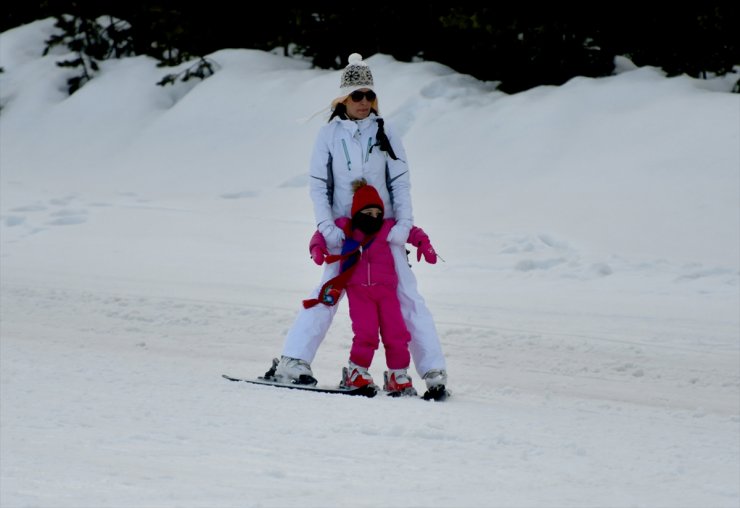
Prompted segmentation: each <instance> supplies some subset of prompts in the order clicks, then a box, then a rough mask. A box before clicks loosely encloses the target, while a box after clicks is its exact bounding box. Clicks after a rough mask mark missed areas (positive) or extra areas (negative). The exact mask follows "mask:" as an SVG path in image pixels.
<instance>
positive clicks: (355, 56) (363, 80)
mask: <svg viewBox="0 0 740 508" xmlns="http://www.w3.org/2000/svg"><path fill="white" fill-rule="evenodd" d="M347 61H348V62H349V63H348V64H347V67H345V68H344V69H343V70H342V75H341V76H340V79H339V97H337V98H336V99H334V100H333V101H332V102H331V108H332V109H334V108H335V107H336V106H337V104H339V103H340V102H344V100H345V99H346V98H347V97H348V96H349V94H351V93H352V92H354V91H355V90H360V89H362V88H367V89H368V90H373V91H375V89H374V86H375V83H374V81H373V73H372V72H371V71H370V67H369V66H368V65H367V63H365V62H364V61H363V60H362V55H361V54H359V53H352V54H351V55H349V58H348V59H347ZM377 101H378V99H377V98H376V99H375V100H374V101H373V108H374V109H375V110H376V111H377V110H378V102H377Z"/></svg>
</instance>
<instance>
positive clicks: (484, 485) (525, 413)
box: [0, 20, 740, 508]
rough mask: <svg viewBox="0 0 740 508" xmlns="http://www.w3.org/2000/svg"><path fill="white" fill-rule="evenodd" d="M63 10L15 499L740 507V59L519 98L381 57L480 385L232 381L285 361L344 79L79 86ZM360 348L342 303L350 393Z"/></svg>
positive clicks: (432, 295) (16, 426)
mask: <svg viewBox="0 0 740 508" xmlns="http://www.w3.org/2000/svg"><path fill="white" fill-rule="evenodd" d="M52 30H53V23H52V22H51V21H50V20H45V21H39V22H36V23H32V24H30V25H27V26H24V27H20V28H18V29H14V30H10V31H7V32H5V33H3V34H2V35H1V36H0V67H3V68H4V70H5V72H4V73H3V74H0V105H2V111H1V112H0V185H1V188H0V192H1V194H0V198H1V201H0V234H1V237H0V247H1V249H2V250H1V252H0V262H1V265H0V276H1V280H0V282H1V293H0V296H1V298H2V299H1V300H0V304H1V306H0V308H1V311H2V314H1V316H0V318H1V319H0V325H1V329H0V333H1V340H0V353H1V354H0V366H1V377H0V381H1V382H2V383H1V390H0V404H1V408H0V409H1V410H0V505H1V506H2V507H3V508H11V507H13V508H15V507H26V506H28V507H133V506H141V507H155V506H156V507H170V506H173V507H174V506H178V507H206V506H208V507H237V506H238V507H282V506H300V507H335V506H337V507H338V506H353V507H362V506H367V507H376V506H388V507H400V506H407V507H416V506H419V507H422V506H424V507H510V506H518V507H535V506H536V507H627V506H644V507H654V506H660V507H702V508H703V507H735V508H736V507H737V506H738V504H739V503H740V416H739V415H740V310H739V309H740V285H739V284H738V279H739V278H740V95H737V94H730V93H728V90H730V88H731V87H732V79H731V78H727V79H715V80H710V81H699V80H694V79H691V78H688V77H676V78H666V77H665V76H664V75H663V74H662V73H661V72H660V71H658V70H656V69H654V68H634V67H630V66H629V65H627V64H628V62H627V63H626V64H625V63H624V62H622V64H621V65H620V69H621V72H620V73H619V74H617V75H615V76H613V77H609V78H603V79H586V78H579V79H573V80H571V81H570V82H568V83H566V84H565V85H563V86H560V87H539V88H535V89H533V90H530V91H527V92H523V93H519V94H516V95H505V94H502V93H500V92H497V91H496V90H495V86H494V85H493V84H491V83H483V82H480V81H476V80H474V79H472V78H470V77H469V76H464V75H460V74H456V73H454V72H452V71H451V70H450V69H449V68H447V67H444V66H441V65H439V64H435V63H429V62H427V63H402V62H397V61H395V60H394V59H392V58H391V57H389V56H385V55H374V56H372V57H371V58H369V59H368V62H369V64H370V66H371V68H372V71H373V73H374V75H375V80H376V84H377V90H378V93H379V98H380V107H381V113H383V114H384V116H386V118H388V120H389V121H390V122H393V123H394V124H395V125H396V127H397V129H398V130H400V131H401V132H402V133H403V138H404V142H405V145H406V150H407V152H408V155H409V159H410V161H409V162H410V164H411V171H412V184H413V189H412V194H413V198H414V205H415V218H416V223H417V224H419V225H420V226H422V227H423V228H425V230H426V231H427V232H428V233H429V234H430V236H431V238H432V241H433V243H434V244H435V247H436V248H437V250H438V251H439V252H440V254H441V255H442V256H443V257H444V259H445V260H446V262H445V263H439V264H437V265H426V264H417V263H416V261H415V259H414V261H413V263H412V264H413V269H414V270H415V271H416V273H417V277H418V280H419V285H420V288H421V291H422V294H424V296H425V298H426V299H427V303H428V305H429V307H430V309H431V310H432V312H433V314H434V316H435V319H436V322H437V325H438V329H439V332H440V335H441V339H442V343H443V347H444V350H445V353H446V355H447V360H448V368H449V375H450V389H451V390H452V391H453V393H454V395H453V398H452V399H450V400H449V401H448V402H445V403H430V402H425V401H422V400H410V399H403V400H399V399H389V398H384V397H376V398H374V399H355V398H351V397H343V396H336V395H323V394H311V393H303V392H293V391H289V390H280V389H275V388H269V387H259V386H249V385H245V384H237V383H229V382H226V381H225V380H223V379H222V378H221V377H220V375H221V374H222V373H230V374H233V375H244V376H254V375H259V374H262V373H263V372H264V371H265V370H266V369H267V367H269V364H270V360H271V359H272V358H273V357H274V356H276V355H278V354H279V353H280V350H281V347H282V340H283V337H284V335H285V332H286V330H287V329H288V328H289V327H290V325H291V323H292V320H293V318H294V317H295V315H296V312H297V310H298V308H299V306H300V302H301V300H302V299H303V298H305V297H306V296H307V293H308V291H309V290H310V289H311V288H312V287H314V285H315V284H316V283H317V282H318V279H319V276H320V269H319V268H318V267H316V266H315V265H314V264H313V263H312V262H311V261H310V260H309V257H308V252H307V241H308V239H309V237H310V235H311V234H312V232H313V227H314V226H313V217H312V207H311V204H310V200H309V197H308V191H307V185H308V179H307V165H308V158H309V156H310V151H311V147H312V144H313V140H314V136H315V134H316V131H317V129H318V128H319V127H320V125H321V124H322V122H323V121H325V118H326V117H325V116H322V115H318V116H316V117H313V118H310V117H311V115H312V114H313V113H315V112H316V111H318V110H320V109H321V108H322V107H325V106H327V105H328V103H329V101H330V100H331V99H332V98H333V97H334V96H335V93H336V91H337V88H338V81H339V78H338V74H339V73H338V72H332V71H324V70H317V69H311V68H310V66H309V65H308V64H307V63H306V62H303V61H300V60H295V59H286V58H283V57H280V56H276V55H273V54H270V53H266V52H259V51H249V50H223V51H219V52H217V53H214V54H213V55H211V56H210V58H211V59H213V60H214V61H216V62H218V64H219V65H220V70H219V71H218V72H217V73H216V74H215V75H214V76H213V77H211V78H209V79H207V80H206V81H202V82H191V83H188V84H182V83H181V84H178V85H176V86H174V87H168V88H162V87H157V86H155V83H156V82H157V81H158V80H159V79H161V77H162V75H163V74H164V73H166V71H165V70H164V69H161V68H157V67H156V63H155V62H154V61H153V60H151V59H149V58H145V57H137V58H129V59H124V60H118V61H108V62H105V63H104V65H103V69H102V72H101V74H100V75H99V76H98V77H96V78H95V79H94V80H93V81H92V82H90V83H88V84H87V85H86V86H85V87H84V88H82V89H81V90H80V91H79V92H78V93H76V94H74V95H73V96H71V97H68V96H67V94H66V85H65V81H66V78H67V77H68V76H69V74H70V72H71V71H69V70H66V69H62V68H59V67H57V66H56V65H55V61H57V60H59V59H61V58H63V56H64V55H63V54H62V53H60V51H61V50H57V51H56V52H55V53H53V54H51V55H49V56H47V57H41V56H40V55H41V53H42V50H43V46H44V45H43V41H44V39H45V38H47V37H48V35H49V33H51V31H52ZM350 340H351V329H350V324H349V319H348V317H347V312H346V307H342V308H340V310H339V313H338V314H337V320H336V322H335V324H334V325H333V327H332V329H331V331H330V334H329V336H328V337H327V339H326V341H325V342H324V344H323V346H322V348H321V350H320V351H319V354H318V356H317V359H316V361H315V362H314V365H313V367H314V372H315V374H316V375H317V377H318V378H319V382H320V383H321V384H327V385H328V384H332V383H335V382H337V381H338V379H339V374H340V369H341V367H342V365H344V364H345V362H346V358H347V355H348V351H349V344H350ZM383 368H384V365H383V362H382V355H378V358H377V359H376V362H375V363H374V365H373V368H372V369H371V371H372V372H373V374H374V375H376V377H380V376H381V375H382V371H383ZM415 381H416V383H417V384H419V385H421V383H420V381H419V380H418V377H416V378H415Z"/></svg>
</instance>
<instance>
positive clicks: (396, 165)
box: [266, 53, 447, 398]
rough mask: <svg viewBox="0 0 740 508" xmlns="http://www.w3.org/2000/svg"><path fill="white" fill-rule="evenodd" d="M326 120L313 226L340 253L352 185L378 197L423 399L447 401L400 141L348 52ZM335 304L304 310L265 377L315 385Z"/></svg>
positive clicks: (319, 143)
mask: <svg viewBox="0 0 740 508" xmlns="http://www.w3.org/2000/svg"><path fill="white" fill-rule="evenodd" d="M331 108H332V115H331V117H330V118H329V122H328V123H327V125H325V126H323V127H322V128H321V129H320V130H319V134H318V136H317V139H316V143H315V145H314V150H313V154H312V156H311V167H310V171H309V173H310V194H311V200H312V201H313V206H314V215H315V218H316V224H317V227H318V229H319V231H321V233H322V234H323V236H324V238H325V239H326V243H327V246H328V249H329V251H330V252H331V253H333V254H337V253H339V251H340V249H341V246H342V242H343V241H344V233H343V231H342V230H341V229H340V228H338V227H337V226H336V224H335V223H334V221H335V219H337V218H338V217H347V216H349V215H350V210H351V207H352V198H353V189H352V182H353V181H355V180H357V179H359V178H364V179H365V180H367V183H368V184H369V185H372V186H373V187H375V188H376V189H377V191H378V193H379V194H380V197H381V199H382V200H383V204H384V207H385V210H386V214H385V216H386V218H392V219H395V221H396V225H395V226H393V228H392V229H391V230H390V232H389V233H388V242H389V243H390V244H391V250H392V251H393V258H394V261H395V267H396V272H397V273H398V278H399V284H398V298H399V300H400V302H401V308H402V312H403V318H404V321H405V322H406V326H407V327H408V330H409V332H410V333H411V343H410V345H409V349H410V351H411V356H412V358H413V360H414V364H415V366H416V370H417V372H418V373H419V375H420V376H421V377H422V379H424V381H425V382H426V385H427V388H428V390H429V391H428V393H427V396H428V397H427V398H429V397H432V398H442V397H444V396H446V395H447V391H446V388H445V385H446V383H447V372H446V367H445V359H444V355H443V354H442V348H441V346H440V343H439V336H438V335H437V331H436V328H435V326H434V320H433V318H432V315H431V313H430V312H429V310H428V309H427V307H426V304H425V303H424V300H423V298H422V297H421V295H420V294H419V292H418V290H417V287H416V277H415V276H414V274H413V273H412V272H411V269H410V267H409V264H408V261H407V258H406V251H405V247H404V244H405V242H406V240H407V238H408V236H409V232H410V230H411V227H412V225H413V214H412V207H411V194H410V192H409V191H410V186H411V184H410V179H409V171H408V166H407V163H406V153H405V151H404V148H403V144H402V143H401V139H400V138H399V137H397V136H394V134H393V131H392V130H391V129H390V128H388V126H386V125H385V123H384V121H383V118H381V117H380V116H379V114H378V111H379V109H378V98H377V96H376V94H375V91H374V83H373V76H372V73H371V71H370V67H368V65H367V64H366V63H365V62H363V61H362V56H360V55H359V54H357V53H353V54H352V55H350V57H349V64H348V65H347V67H345V68H344V70H343V71H342V76H341V81H340V95H339V96H338V97H337V98H336V99H334V100H333V101H332V104H331ZM338 269H339V268H338V266H337V263H334V264H330V265H326V267H325V269H324V274H323V277H322V280H321V284H320V285H319V286H318V287H317V288H316V289H315V290H314V293H313V295H312V298H313V297H316V296H317V295H318V292H319V290H320V288H321V286H322V285H323V284H324V283H325V282H326V281H327V280H329V279H331V278H333V277H335V276H336V275H337V274H338ZM335 312H336V306H330V307H329V306H325V305H318V306H316V307H312V308H310V309H303V310H301V312H300V313H299V314H298V317H297V318H296V321H295V323H294V324H293V327H292V328H291V329H290V331H289V332H288V335H287V337H286V339H285V345H284V347H283V353H282V357H281V358H280V360H279V362H277V364H276V365H274V366H273V369H271V370H270V371H269V372H268V373H267V375H266V376H267V377H272V376H274V377H275V378H277V379H278V380H280V381H282V382H290V383H301V384H316V379H315V378H314V377H313V373H312V371H311V366H310V364H311V362H312V361H313V358H314V356H315V355H316V351H317V350H318V348H319V346H320V345H321V342H322V341H323V339H324V337H325V335H326V332H327V331H328V330H329V326H330V325H331V321H332V319H333V317H334V313H335Z"/></svg>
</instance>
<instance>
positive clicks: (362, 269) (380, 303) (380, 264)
mask: <svg viewBox="0 0 740 508" xmlns="http://www.w3.org/2000/svg"><path fill="white" fill-rule="evenodd" d="M336 223H337V226H339V227H340V228H343V229H344V231H345V234H347V235H350V234H352V235H354V239H355V240H358V241H361V240H362V239H363V237H364V233H362V232H361V231H359V230H357V229H355V230H350V228H349V221H348V220H347V219H346V218H344V220H343V219H337V221H336ZM395 223H396V221H394V220H393V219H386V220H384V221H383V226H382V227H381V228H380V231H379V232H378V233H377V234H376V235H375V239H374V240H373V241H372V243H371V244H369V245H367V246H366V247H365V248H364V249H362V254H361V256H360V259H359V261H358V262H357V267H356V268H355V269H354V272H353V273H352V276H351V277H350V279H349V282H348V283H347V297H348V298H349V315H350V318H351V319H352V331H353V332H354V335H355V336H354V339H352V349H351V350H350V354H349V359H350V361H352V362H354V363H356V364H357V365H360V366H361V367H365V368H369V367H370V364H371V363H372V361H373V355H374V354H375V350H376V349H378V345H379V342H380V341H379V339H378V330H380V334H381V336H382V337H383V348H384V349H385V360H386V365H388V368H389V369H406V368H408V366H409V364H410V363H411V356H410V354H409V346H408V344H409V341H410V340H411V334H410V333H409V331H408V329H407V328H406V323H405V322H404V320H403V315H402V314H401V303H400V302H399V301H398V294H397V288H398V275H397V274H396V268H395V265H394V262H393V254H392V253H391V248H390V245H389V244H388V241H387V238H388V232H389V231H390V230H391V228H392V227H393V226H394V224H395Z"/></svg>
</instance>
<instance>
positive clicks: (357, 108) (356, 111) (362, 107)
mask: <svg viewBox="0 0 740 508" xmlns="http://www.w3.org/2000/svg"><path fill="white" fill-rule="evenodd" d="M358 92H359V93H358ZM368 95H369V96H370V97H368ZM353 96H354V97H353ZM355 99H360V100H359V101H355ZM374 100H375V92H373V91H372V90H370V89H369V88H360V89H359V90H355V91H354V92H352V93H351V94H349V95H348V96H347V98H346V99H344V105H345V106H346V107H347V115H349V117H350V118H352V119H353V120H362V119H363V118H367V116H368V115H369V114H370V108H371V107H372V104H373V101H374Z"/></svg>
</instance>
